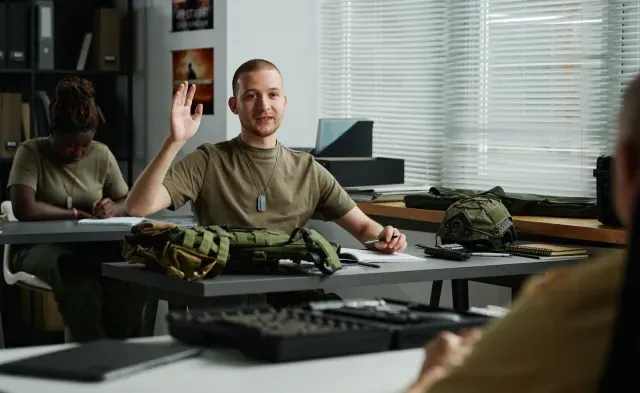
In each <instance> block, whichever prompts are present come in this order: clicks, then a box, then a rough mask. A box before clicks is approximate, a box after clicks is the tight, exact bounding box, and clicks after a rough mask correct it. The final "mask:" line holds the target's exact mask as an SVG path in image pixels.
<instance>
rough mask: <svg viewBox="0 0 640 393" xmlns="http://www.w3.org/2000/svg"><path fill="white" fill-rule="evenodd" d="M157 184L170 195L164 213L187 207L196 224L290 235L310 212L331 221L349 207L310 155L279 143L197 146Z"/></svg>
mask: <svg viewBox="0 0 640 393" xmlns="http://www.w3.org/2000/svg"><path fill="white" fill-rule="evenodd" d="M243 152H244V154H243ZM276 158H277V162H276ZM274 168H275V170H274ZM272 173H273V178H272V179H271V183H270V184H269V185H268V187H267V189H266V192H265V186H266V185H267V183H268V182H269V178H270V177H271V174H272ZM252 174H253V177H252ZM254 178H255V182H256V183H257V184H258V186H257V187H256V184H255V183H254ZM163 184H164V186H165V187H166V189H167V191H168V192H169V195H170V196H171V201H172V205H171V206H170V207H169V208H170V209H172V210H175V209H178V208H180V207H181V206H182V205H184V204H185V203H187V202H189V201H191V202H193V207H194V210H195V214H196V217H197V219H198V223H199V224H200V225H241V226H250V227H262V228H268V229H272V230H278V231H283V232H291V231H292V230H293V229H294V228H296V227H301V226H304V225H305V224H306V223H307V221H308V220H309V219H310V218H311V217H312V216H313V215H314V214H316V213H317V214H319V215H320V216H321V217H322V218H323V219H324V220H327V221H333V220H336V219H338V218H340V217H342V216H343V215H344V214H346V213H347V212H349V211H350V210H351V209H352V208H353V207H355V202H353V200H352V199H351V197H349V194H347V192H346V191H345V190H344V189H343V188H342V187H341V186H340V185H339V184H338V182H337V181H336V179H335V178H334V177H333V176H332V175H331V174H330V173H329V172H328V171H327V170H326V169H325V168H324V167H322V166H321V165H320V164H319V163H318V162H316V161H315V160H314V158H313V156H312V155H310V154H308V153H303V152H297V151H293V150H290V149H287V148H286V147H284V146H282V145H281V144H280V143H277V144H276V146H275V147H274V148H272V149H259V148H255V147H251V146H249V145H247V144H246V143H244V142H243V141H242V140H241V139H240V138H239V137H236V138H234V139H232V140H229V141H225V142H220V143H217V144H203V145H201V146H199V147H198V148H197V149H196V150H194V151H193V152H191V153H189V154H188V155H187V156H186V157H184V158H183V159H181V160H180V161H178V162H176V163H175V165H173V166H172V168H171V169H169V171H168V173H167V175H166V177H165V179H164V183H163ZM263 192H264V195H265V197H266V210H265V211H262V212H261V211H258V208H257V198H258V196H259V195H260V194H262V193H263Z"/></svg>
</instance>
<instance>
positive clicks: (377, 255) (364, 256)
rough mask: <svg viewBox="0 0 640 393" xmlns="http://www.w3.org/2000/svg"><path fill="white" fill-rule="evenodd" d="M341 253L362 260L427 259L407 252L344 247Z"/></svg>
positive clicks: (395, 260)
mask: <svg viewBox="0 0 640 393" xmlns="http://www.w3.org/2000/svg"><path fill="white" fill-rule="evenodd" d="M340 254H345V255H350V256H353V257H354V258H356V259H357V260H358V261H360V262H416V261H426V258H420V257H415V256H413V255H409V254H405V253H397V252H396V253H393V254H385V253H383V252H381V251H373V250H361V249H355V248H344V247H343V248H342V249H341V250H340Z"/></svg>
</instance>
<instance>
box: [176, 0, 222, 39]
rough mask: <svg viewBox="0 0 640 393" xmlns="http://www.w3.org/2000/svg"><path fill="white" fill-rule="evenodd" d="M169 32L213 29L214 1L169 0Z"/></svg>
mask: <svg viewBox="0 0 640 393" xmlns="http://www.w3.org/2000/svg"><path fill="white" fill-rule="evenodd" d="M171 2H172V4H171V10H172V11H171V31H172V32H176V31H190V30H207V29H213V3H214V0H171Z"/></svg>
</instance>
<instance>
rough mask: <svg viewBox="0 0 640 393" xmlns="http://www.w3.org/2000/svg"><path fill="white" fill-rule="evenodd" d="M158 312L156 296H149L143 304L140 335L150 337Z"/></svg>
mask: <svg viewBox="0 0 640 393" xmlns="http://www.w3.org/2000/svg"><path fill="white" fill-rule="evenodd" d="M157 314H158V298H157V297H150V298H149V300H147V304H145V306H144V317H143V318H144V320H143V322H142V336H143V337H150V336H153V333H154V331H155V328H156V315H157Z"/></svg>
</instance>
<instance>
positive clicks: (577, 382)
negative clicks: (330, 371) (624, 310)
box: [408, 250, 625, 393]
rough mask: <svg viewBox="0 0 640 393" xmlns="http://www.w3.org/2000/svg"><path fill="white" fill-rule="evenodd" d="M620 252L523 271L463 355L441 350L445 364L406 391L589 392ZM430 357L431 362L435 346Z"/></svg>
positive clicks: (606, 334)
mask: <svg viewBox="0 0 640 393" xmlns="http://www.w3.org/2000/svg"><path fill="white" fill-rule="evenodd" d="M623 256H624V252H623V251H622V250H619V251H613V252H611V253H610V254H608V255H606V256H602V257H599V258H595V259H594V260H592V261H588V262H584V263H582V264H580V265H578V266H572V267H559V268H554V269H551V270H549V271H548V272H547V273H545V274H543V275H541V276H536V277H533V278H531V279H530V280H529V281H528V282H527V284H526V286H525V288H524V290H523V295H522V297H521V298H519V299H518V300H517V301H516V303H515V304H514V307H513V309H512V310H511V312H510V313H509V314H508V315H507V316H506V317H504V318H503V319H501V320H496V321H494V322H493V323H491V324H490V325H489V326H487V328H486V330H485V331H484V332H483V333H482V336H481V338H480V339H479V340H477V341H476V342H475V343H473V342H470V343H468V347H467V348H462V349H461V351H460V353H462V354H465V353H466V357H464V356H465V355H461V354H456V355H454V356H452V357H450V356H449V355H446V356H443V358H444V357H446V358H447V361H446V364H441V365H438V367H440V369H439V370H437V369H432V370H429V371H426V372H423V373H422V374H421V375H420V377H419V378H418V379H417V380H416V382H415V383H414V384H413V385H412V387H411V388H410V389H409V390H408V392H412V393H417V392H429V393H445V392H446V393H450V392H465V393H475V392H478V393H480V392H482V393H484V392H495V391H504V392H516V391H517V392H521V393H522V392H531V393H534V392H535V393H551V392H564V393H578V392H579V393H587V392H593V391H595V388H596V386H597V383H598V380H599V376H600V372H601V369H602V366H603V364H604V363H603V362H604V358H605V356H606V353H607V348H608V346H609V342H610V338H611V337H610V336H611V332H612V328H613V325H614V323H615V318H616V307H617V299H618V293H619V291H620V288H621V285H622V282H623V275H624V266H625V264H624V257H623ZM442 339H443V340H451V337H447V336H444V335H443V337H442ZM454 340H455V339H454ZM430 344H431V345H432V347H433V346H434V345H435V344H434V343H433V342H432V343H430ZM456 345H459V346H464V345H465V344H464V343H463V344H459V343H458V344H456ZM449 351H450V349H449ZM431 356H432V357H433V358H432V359H430V361H431V363H432V364H433V363H434V362H437V359H436V358H438V357H439V355H438V353H437V350H433V351H432V353H431ZM427 357H428V354H427ZM463 357H464V359H463ZM456 364H457V365H456ZM423 371H424V368H423ZM434 371H435V372H434ZM443 376H444V377H443Z"/></svg>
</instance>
